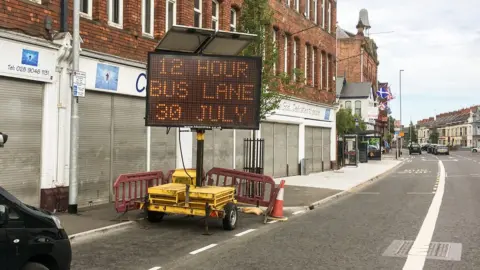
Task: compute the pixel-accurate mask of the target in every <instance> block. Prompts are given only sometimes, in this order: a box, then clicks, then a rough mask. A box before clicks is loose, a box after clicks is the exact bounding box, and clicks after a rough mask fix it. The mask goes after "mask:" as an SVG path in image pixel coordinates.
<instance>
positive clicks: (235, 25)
mask: <svg viewBox="0 0 480 270" xmlns="http://www.w3.org/2000/svg"><path fill="white" fill-rule="evenodd" d="M232 15H233V16H232ZM232 19H233V24H232ZM232 28H233V29H234V30H233V31H232ZM230 32H237V10H236V9H234V8H230Z"/></svg>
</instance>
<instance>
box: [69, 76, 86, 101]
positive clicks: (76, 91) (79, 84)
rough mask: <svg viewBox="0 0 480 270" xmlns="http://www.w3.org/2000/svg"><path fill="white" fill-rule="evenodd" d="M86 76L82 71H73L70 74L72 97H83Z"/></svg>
mask: <svg viewBox="0 0 480 270" xmlns="http://www.w3.org/2000/svg"><path fill="white" fill-rule="evenodd" d="M86 77H87V74H86V73H85V72H83V71H74V72H73V73H72V88H73V96H74V97H85V86H86V83H87V82H86V81H87V78H86Z"/></svg>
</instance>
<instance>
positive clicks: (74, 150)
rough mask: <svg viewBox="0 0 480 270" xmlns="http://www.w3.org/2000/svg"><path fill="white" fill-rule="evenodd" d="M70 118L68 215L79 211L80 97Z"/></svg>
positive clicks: (76, 37)
mask: <svg viewBox="0 0 480 270" xmlns="http://www.w3.org/2000/svg"><path fill="white" fill-rule="evenodd" d="M72 47H73V48H72V50H73V63H72V65H73V67H72V74H73V72H74V71H78V70H79V66H80V64H79V58H80V0H74V1H73V46H72ZM71 98H72V102H71V116H70V181H69V185H68V213H70V214H76V213H77V211H78V205H77V195H78V148H79V136H80V134H79V124H80V121H79V120H80V117H79V115H78V97H76V96H74V95H73V87H72V96H71Z"/></svg>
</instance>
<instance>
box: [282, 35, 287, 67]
mask: <svg viewBox="0 0 480 270" xmlns="http://www.w3.org/2000/svg"><path fill="white" fill-rule="evenodd" d="M283 42H284V44H283V72H285V73H287V72H288V37H287V35H285V39H284V41H283Z"/></svg>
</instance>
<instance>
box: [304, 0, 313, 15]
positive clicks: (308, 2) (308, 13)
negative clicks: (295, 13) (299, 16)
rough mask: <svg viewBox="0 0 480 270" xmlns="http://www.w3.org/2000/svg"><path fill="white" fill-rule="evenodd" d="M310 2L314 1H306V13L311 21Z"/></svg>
mask: <svg viewBox="0 0 480 270" xmlns="http://www.w3.org/2000/svg"><path fill="white" fill-rule="evenodd" d="M310 1H312V0H306V2H307V3H306V5H305V13H306V18H307V19H310Z"/></svg>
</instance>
